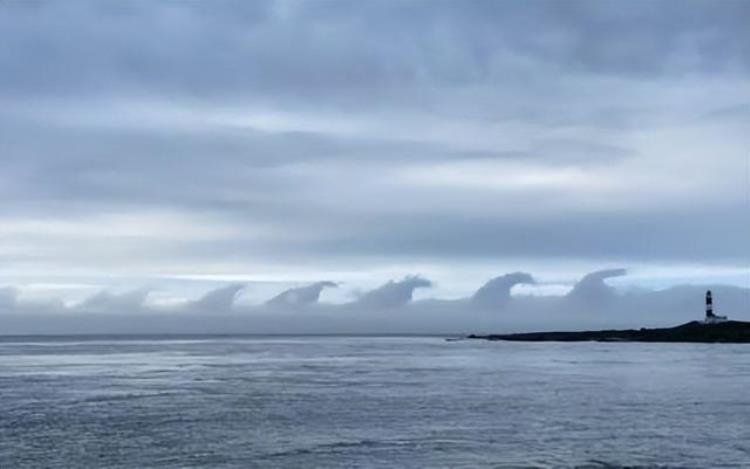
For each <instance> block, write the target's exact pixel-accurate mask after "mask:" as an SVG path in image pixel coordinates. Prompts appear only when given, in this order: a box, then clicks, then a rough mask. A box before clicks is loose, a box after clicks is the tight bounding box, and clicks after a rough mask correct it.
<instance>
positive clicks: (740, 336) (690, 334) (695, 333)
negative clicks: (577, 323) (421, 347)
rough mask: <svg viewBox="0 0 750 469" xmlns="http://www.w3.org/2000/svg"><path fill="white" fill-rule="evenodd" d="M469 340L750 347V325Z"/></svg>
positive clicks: (699, 325)
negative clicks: (742, 345) (749, 344)
mask: <svg viewBox="0 0 750 469" xmlns="http://www.w3.org/2000/svg"><path fill="white" fill-rule="evenodd" d="M468 338H469V339H484V340H510V341H524V342H584V341H595V342H695V343H750V322H744V321H726V322H722V323H719V324H706V323H703V322H699V321H692V322H688V323H685V324H682V325H680V326H676V327H670V328H662V329H645V328H641V329H625V330H602V331H579V332H527V333H520V334H489V335H475V334H471V335H469V336H468Z"/></svg>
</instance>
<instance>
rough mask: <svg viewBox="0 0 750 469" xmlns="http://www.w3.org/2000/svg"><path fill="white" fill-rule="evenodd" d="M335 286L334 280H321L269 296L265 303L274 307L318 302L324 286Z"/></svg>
mask: <svg viewBox="0 0 750 469" xmlns="http://www.w3.org/2000/svg"><path fill="white" fill-rule="evenodd" d="M337 286H338V285H337V284H336V283H334V282H329V281H322V282H315V283H313V284H311V285H307V286H304V287H297V288H290V289H288V290H285V291H283V292H281V293H279V294H278V295H276V296H275V297H273V298H271V299H270V300H268V302H266V304H267V305H269V306H276V307H289V306H305V305H310V304H313V303H317V302H318V299H319V298H320V293H321V292H322V291H323V289H324V288H331V287H337Z"/></svg>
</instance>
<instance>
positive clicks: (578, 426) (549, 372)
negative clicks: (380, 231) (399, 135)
mask: <svg viewBox="0 0 750 469" xmlns="http://www.w3.org/2000/svg"><path fill="white" fill-rule="evenodd" d="M0 467H2V468H53V467H54V468H58V467H59V468H89V467H92V468H189V467H202V468H308V467H309V468H474V467H477V468H484V467H487V468H516V467H518V468H524V467H540V468H557V467H561V468H564V467H583V468H605V467H695V468H709V467H711V468H714V467H750V346H749V345H728V344H643V343H596V342H582V343H555V342H547V343H521V342H489V341H483V340H459V341H446V340H445V338H444V337H411V336H390V337H371V336H356V337H354V336H351V337H347V336H82V337H75V336H64V337H0Z"/></svg>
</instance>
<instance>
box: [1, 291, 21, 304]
mask: <svg viewBox="0 0 750 469" xmlns="http://www.w3.org/2000/svg"><path fill="white" fill-rule="evenodd" d="M17 298H18V289H16V288H13V287H2V288H0V308H7V309H11V308H13V307H14V306H15V305H16V301H17Z"/></svg>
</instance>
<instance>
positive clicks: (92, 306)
mask: <svg viewBox="0 0 750 469" xmlns="http://www.w3.org/2000/svg"><path fill="white" fill-rule="evenodd" d="M149 293H150V292H149V290H147V289H144V288H140V289H136V290H131V291H126V292H123V293H113V292H111V291H108V290H102V291H100V292H98V293H95V294H94V295H92V296H90V297H89V298H87V299H86V300H84V301H83V302H82V303H81V304H80V305H78V306H77V307H76V309H79V310H82V311H90V312H97V313H103V312H116V313H126V314H132V313H135V312H138V311H140V310H142V309H143V308H144V306H145V302H146V299H147V298H148V295H149Z"/></svg>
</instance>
